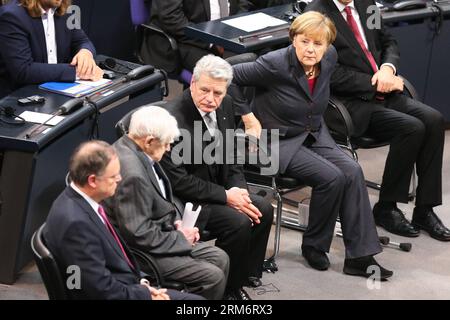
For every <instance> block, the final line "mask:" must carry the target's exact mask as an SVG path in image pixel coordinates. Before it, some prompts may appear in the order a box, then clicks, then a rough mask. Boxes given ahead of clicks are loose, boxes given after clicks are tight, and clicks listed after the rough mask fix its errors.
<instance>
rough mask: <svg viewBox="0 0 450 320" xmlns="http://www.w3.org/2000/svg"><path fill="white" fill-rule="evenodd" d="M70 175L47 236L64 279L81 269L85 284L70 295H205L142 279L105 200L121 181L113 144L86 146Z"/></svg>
mask: <svg viewBox="0 0 450 320" xmlns="http://www.w3.org/2000/svg"><path fill="white" fill-rule="evenodd" d="M69 173H70V178H71V180H72V183H71V184H70V186H67V187H66V189H65V190H64V191H63V192H62V193H61V194H60V195H59V196H58V198H57V199H56V200H55V202H54V203H53V205H52V207H51V209H50V213H49V215H48V217H47V223H46V225H45V228H44V232H43V236H44V239H45V242H46V244H47V247H48V248H49V250H50V252H51V253H52V254H53V256H54V257H55V259H56V261H57V262H58V265H59V267H60V268H61V274H62V276H63V277H64V278H67V276H69V274H67V273H66V272H65V271H66V270H67V268H68V267H69V266H77V267H79V276H80V287H79V288H78V289H71V290H67V291H68V294H69V297H70V298H72V299H120V300H122V299H137V300H150V299H151V300H169V299H170V298H171V299H195V300H197V299H201V297H198V296H196V295H191V294H187V293H181V292H177V291H174V290H167V291H166V289H156V288H153V287H151V286H150V285H149V283H148V281H147V280H145V279H141V275H140V272H139V268H138V266H137V264H136V263H135V261H134V259H133V256H132V255H131V253H130V251H129V250H128V248H127V246H126V244H125V243H124V242H123V241H122V239H121V238H120V237H119V236H118V234H117V232H116V231H115V230H114V228H113V227H112V226H111V224H110V222H109V220H108V217H107V216H106V214H105V211H104V209H103V207H102V206H101V205H100V204H99V203H100V202H101V201H102V200H103V199H105V198H107V197H110V196H112V195H113V194H114V192H115V190H116V187H117V184H118V183H119V182H120V180H121V177H120V163H119V158H118V157H117V155H116V152H115V151H114V148H113V147H111V146H110V145H109V144H107V143H106V142H103V141H95V140H94V141H89V142H85V143H83V144H81V145H80V146H79V147H78V148H77V149H76V150H75V151H74V153H73V155H72V157H71V159H70V164H69Z"/></svg>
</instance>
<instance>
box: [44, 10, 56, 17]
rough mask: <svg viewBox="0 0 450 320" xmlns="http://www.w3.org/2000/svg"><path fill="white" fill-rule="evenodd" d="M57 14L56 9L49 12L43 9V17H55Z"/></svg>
mask: <svg viewBox="0 0 450 320" xmlns="http://www.w3.org/2000/svg"><path fill="white" fill-rule="evenodd" d="M55 12H56V9H54V8H50V9H48V11H45V10H44V9H42V8H41V13H42V14H41V15H42V16H44V15H48V16H54V15H55Z"/></svg>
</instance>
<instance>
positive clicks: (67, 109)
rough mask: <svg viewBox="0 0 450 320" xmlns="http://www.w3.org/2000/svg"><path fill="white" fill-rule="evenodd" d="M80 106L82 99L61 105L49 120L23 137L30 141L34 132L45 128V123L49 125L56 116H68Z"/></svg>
mask: <svg viewBox="0 0 450 320" xmlns="http://www.w3.org/2000/svg"><path fill="white" fill-rule="evenodd" d="M82 105H83V99H81V98H75V99H70V100H68V101H66V102H64V103H63V104H62V105H61V107H59V109H58V110H57V111H56V112H55V113H53V115H52V116H51V117H50V118H48V119H47V120H45V121H44V122H43V123H41V124H40V125H38V126H37V127H36V128H34V129H33V130H32V131H31V132H30V133H27V134H26V135H25V138H27V139H30V138H31V137H32V136H33V135H34V133H35V132H37V131H38V130H39V129H41V128H42V127H43V126H45V125H46V124H47V123H49V122H50V120H52V119H53V118H55V117H56V116H60V115H66V114H69V113H71V112H72V111H75V110H76V109H78V108H79V107H81V106H82Z"/></svg>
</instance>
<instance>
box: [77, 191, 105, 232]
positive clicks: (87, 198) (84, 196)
mask: <svg viewBox="0 0 450 320" xmlns="http://www.w3.org/2000/svg"><path fill="white" fill-rule="evenodd" d="M70 187H71V188H72V189H73V190H74V191H75V192H76V193H78V194H79V195H80V196H82V197H83V198H84V200H86V201H87V203H88V204H89V205H90V206H91V207H92V209H93V210H94V211H95V213H96V214H97V216H98V217H99V218H100V220H101V221H102V222H103V224H104V223H105V221H103V218H102V216H101V215H100V214H99V213H98V208H99V207H100V205H99V204H98V203H97V202H96V201H95V200H94V199H92V198H91V197H89V196H88V195H87V194H86V193H84V192H83V191H81V190H80V189H79V188H78V187H77V186H76V185H75V183H73V182H71V183H70Z"/></svg>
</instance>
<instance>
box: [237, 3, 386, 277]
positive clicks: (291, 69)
mask: <svg viewBox="0 0 450 320" xmlns="http://www.w3.org/2000/svg"><path fill="white" fill-rule="evenodd" d="M289 36H290V39H291V41H292V44H291V45H290V46H288V47H286V48H283V49H279V50H277V51H273V52H270V53H267V54H265V55H263V56H261V57H260V58H258V59H257V60H256V61H255V62H250V63H244V64H239V65H236V66H234V70H233V71H234V80H233V83H234V85H233V89H232V90H237V91H239V89H237V87H240V86H254V87H256V97H255V99H254V100H253V101H252V102H251V106H249V105H248V104H246V103H244V102H242V98H241V99H237V100H238V101H239V100H240V101H241V102H240V103H239V106H240V108H241V112H242V113H243V114H245V113H248V112H250V111H253V112H254V114H255V116H256V117H257V119H258V120H259V121H260V122H261V125H262V127H263V128H265V129H278V130H279V132H280V142H279V147H280V151H279V154H280V159H279V163H280V172H281V173H284V174H286V175H287V176H292V177H295V178H298V179H300V180H302V181H303V182H304V183H306V184H307V185H309V186H311V187H312V194H311V201H310V208H309V210H310V211H309V223H308V228H307V230H306V232H305V233H304V235H303V242H302V254H303V256H304V257H305V258H306V261H307V262H308V263H309V265H310V266H311V267H313V268H315V269H317V270H326V269H328V267H329V265H330V262H329V259H328V257H327V254H326V253H327V252H328V251H329V249H330V245H331V241H332V239H333V231H334V227H335V223H336V218H337V217H338V216H339V217H340V222H341V225H342V231H343V234H344V244H345V248H346V252H345V255H346V259H345V264H344V273H346V274H350V275H357V276H363V277H369V276H371V275H372V273H371V272H370V270H371V269H369V266H372V265H373V266H375V267H377V268H378V270H379V271H380V272H379V273H377V274H379V276H380V278H381V279H386V278H389V277H390V276H392V274H393V273H392V271H389V270H386V269H384V268H383V267H381V266H380V265H379V264H378V263H377V262H376V260H375V259H374V258H373V256H374V255H375V254H377V253H379V252H381V246H380V244H379V239H378V235H377V231H376V228H375V223H374V220H373V216H372V210H371V207H370V203H369V198H368V194H367V189H366V185H365V181H364V176H363V173H362V171H361V168H360V166H359V165H358V163H356V162H355V161H353V160H352V159H351V158H350V157H349V156H348V155H346V154H345V153H344V152H343V151H342V150H340V149H339V148H338V147H337V146H336V143H335V142H334V141H333V139H332V138H331V136H330V134H329V132H328V129H327V127H326V125H325V123H324V121H323V113H324V112H325V110H326V108H327V105H328V100H329V96H330V77H331V75H332V73H333V70H334V67H335V65H336V61H337V54H336V50H335V48H334V47H333V46H332V45H331V43H332V42H333V41H334V39H335V37H336V28H335V26H334V24H333V22H332V21H331V20H330V19H329V18H328V17H326V16H324V15H322V14H321V13H318V12H314V11H312V12H308V13H304V14H302V15H300V16H299V17H297V18H296V19H295V20H294V22H293V23H292V25H291V27H290V32H289ZM250 107H251V108H250ZM255 121H256V120H255Z"/></svg>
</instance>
